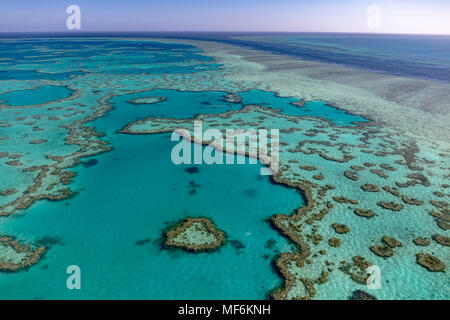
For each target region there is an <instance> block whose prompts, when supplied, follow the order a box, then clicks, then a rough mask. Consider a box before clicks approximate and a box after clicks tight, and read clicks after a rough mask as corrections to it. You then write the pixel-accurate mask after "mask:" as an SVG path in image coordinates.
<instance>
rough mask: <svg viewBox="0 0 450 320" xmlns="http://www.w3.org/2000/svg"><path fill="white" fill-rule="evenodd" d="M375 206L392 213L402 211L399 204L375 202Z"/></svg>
mask: <svg viewBox="0 0 450 320" xmlns="http://www.w3.org/2000/svg"><path fill="white" fill-rule="evenodd" d="M377 205H378V206H380V207H382V208H384V209H388V210H392V211H400V210H402V209H403V206H402V205H401V204H399V203H395V202H383V201H379V202H377Z"/></svg>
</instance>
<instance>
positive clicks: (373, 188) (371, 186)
mask: <svg viewBox="0 0 450 320" xmlns="http://www.w3.org/2000/svg"><path fill="white" fill-rule="evenodd" d="M361 189H363V190H364V191H368V192H380V188H378V187H377V186H376V185H374V184H370V183H366V184H364V185H362V186H361Z"/></svg>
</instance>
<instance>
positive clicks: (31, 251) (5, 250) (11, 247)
mask: <svg viewBox="0 0 450 320" xmlns="http://www.w3.org/2000/svg"><path fill="white" fill-rule="evenodd" d="M44 252H45V247H38V248H32V247H30V246H28V245H26V244H22V243H20V242H18V241H17V240H14V239H13V238H11V237H8V236H0V272H17V271H20V270H23V269H26V268H28V267H30V266H32V265H34V264H36V263H37V262H38V261H39V259H40V258H41V256H42V255H43V254H44Z"/></svg>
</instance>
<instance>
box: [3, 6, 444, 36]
mask: <svg viewBox="0 0 450 320" xmlns="http://www.w3.org/2000/svg"><path fill="white" fill-rule="evenodd" d="M72 4H75V5H78V6H79V7H80V8H81V31H132V30H142V31H181V30H183V31H319V32H333V31H334V32H383V33H432V34H450V0H372V1H366V0H307V1H304V0H220V1H218V0H158V1H155V0H69V1H66V0H0V32H6V31H65V30H67V29H66V19H67V17H68V16H69V15H68V14H67V13H66V8H67V7H68V6H69V5H72ZM370 5H376V6H378V8H379V9H380V19H379V20H378V21H380V23H379V24H378V26H379V27H380V28H379V29H373V28H372V29H371V28H368V26H367V21H368V19H369V18H370V17H369V15H368V14H367V8H368V7H369V6H370ZM71 32H76V31H74V30H73V31H71Z"/></svg>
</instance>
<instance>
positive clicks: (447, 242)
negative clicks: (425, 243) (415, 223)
mask: <svg viewBox="0 0 450 320" xmlns="http://www.w3.org/2000/svg"><path fill="white" fill-rule="evenodd" d="M431 238H432V239H433V240H434V241H436V242H437V243H439V244H440V245H443V246H447V247H450V238H449V237H446V236H441V235H439V234H434V235H432V236H431Z"/></svg>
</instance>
